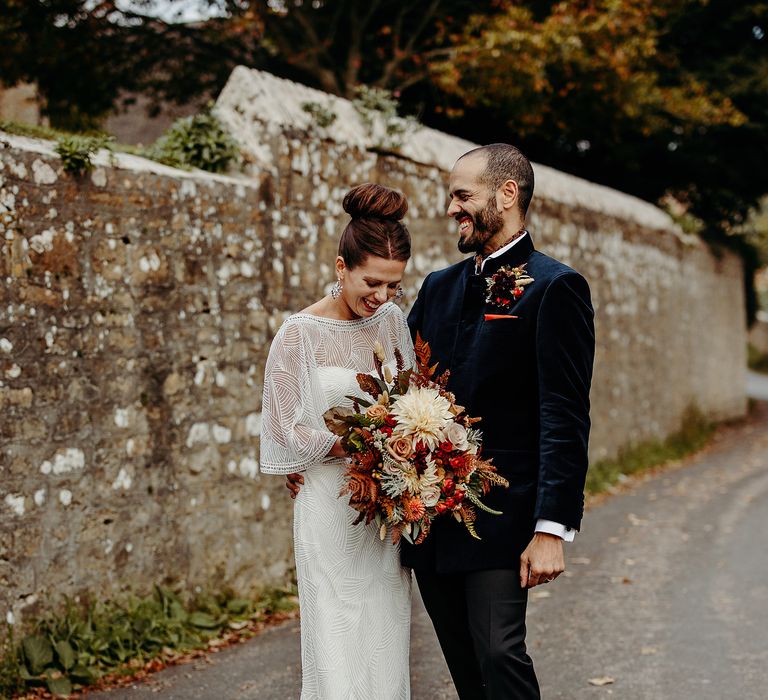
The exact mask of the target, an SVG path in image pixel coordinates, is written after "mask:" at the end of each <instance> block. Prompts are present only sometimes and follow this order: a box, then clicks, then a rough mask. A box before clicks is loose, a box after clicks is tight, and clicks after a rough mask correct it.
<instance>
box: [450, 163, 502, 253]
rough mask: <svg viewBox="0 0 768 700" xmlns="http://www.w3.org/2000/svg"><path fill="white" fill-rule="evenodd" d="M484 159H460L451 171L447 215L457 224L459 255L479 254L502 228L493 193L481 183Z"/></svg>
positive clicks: (484, 165)
mask: <svg viewBox="0 0 768 700" xmlns="http://www.w3.org/2000/svg"><path fill="white" fill-rule="evenodd" d="M485 167H486V156H484V155H480V154H476V155H471V156H465V157H464V158H461V159H460V160H459V161H458V162H457V163H456V165H455V166H454V167H453V170H452V171H451V179H450V184H449V192H448V196H449V198H450V203H449V205H448V216H450V217H452V218H453V219H455V220H456V222H457V223H458V225H459V241H458V247H459V250H460V251H461V252H462V253H480V252H482V251H483V248H484V247H485V245H486V243H487V242H488V241H489V240H490V239H491V238H493V237H494V236H495V235H496V234H498V233H499V231H501V230H502V229H503V228H504V218H503V217H502V215H501V212H500V211H499V208H498V205H497V202H496V193H495V192H492V191H491V189H490V187H489V186H488V185H487V184H486V183H485V182H483V180H482V175H483V172H484V170H485Z"/></svg>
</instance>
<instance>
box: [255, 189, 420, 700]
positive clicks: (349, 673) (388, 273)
mask: <svg viewBox="0 0 768 700" xmlns="http://www.w3.org/2000/svg"><path fill="white" fill-rule="evenodd" d="M343 206H344V210H345V211H346V212H347V213H348V214H349V215H350V216H351V221H350V222H349V223H348V224H347V227H346V228H345V230H344V233H343V234H342V236H341V241H340V242H339V255H338V257H337V258H336V275H337V281H336V283H335V284H334V286H333V289H332V291H331V294H330V295H329V296H326V297H324V298H322V299H320V300H319V301H317V302H315V303H314V304H312V305H311V306H309V307H308V308H306V309H304V310H303V311H301V312H300V313H297V314H294V315H293V316H290V317H289V318H288V319H287V320H286V321H285V323H284V324H283V325H282V327H281V328H280V330H279V331H278V333H277V335H276V336H275V339H274V340H273V342H272V346H271V348H270V351H269V357H268V359H267V365H266V370H265V377H264V399H263V405H262V412H263V420H262V433H261V471H262V472H264V473H267V474H283V475H284V474H288V473H291V472H302V473H303V477H304V485H303V487H302V488H301V491H300V493H299V494H298V496H297V497H296V505H295V509H294V521H293V523H294V524H293V535H294V551H295V556H296V574H297V577H298V585H299V605H300V609H301V659H302V691H301V700H321V699H322V700H361V699H362V698H365V700H376V699H379V700H404V699H406V698H409V697H410V685H409V676H408V650H409V637H410V614H411V578H410V570H409V569H406V568H403V567H402V566H401V565H400V553H399V550H398V547H397V546H394V545H392V543H391V542H390V541H389V540H388V539H387V540H385V541H381V540H380V539H379V536H378V530H377V528H376V527H375V525H374V524H371V525H368V526H365V525H362V524H360V525H352V523H353V521H354V520H355V518H356V517H357V512H356V511H354V510H353V509H352V508H351V507H350V506H349V505H348V503H347V499H346V498H339V491H340V490H341V487H342V477H343V472H344V465H345V461H344V460H345V457H346V454H345V452H344V451H343V449H342V447H341V442H340V440H339V439H338V438H337V436H336V435H334V434H333V433H332V432H330V431H329V430H328V429H327V428H326V426H325V424H324V422H323V413H324V412H325V411H326V410H327V409H329V408H331V407H334V406H342V405H346V406H350V407H351V401H350V400H349V399H347V398H346V397H347V396H348V395H360V389H359V387H358V385H357V381H356V379H355V375H356V374H357V373H358V372H365V373H369V372H372V371H373V370H374V364H373V353H374V347H375V346H376V345H377V343H378V344H381V346H383V348H384V352H385V355H386V360H387V362H386V364H389V365H390V367H391V368H392V369H393V370H394V369H395V355H394V350H395V348H399V350H400V352H401V353H402V354H403V357H404V359H405V363H406V365H407V366H411V365H413V364H415V358H414V354H413V345H412V343H411V338H410V334H409V332H408V327H407V325H406V322H405V318H404V317H403V314H402V312H401V311H400V309H399V308H398V307H397V306H395V305H394V304H392V303H390V302H391V300H392V299H393V298H394V297H398V296H400V294H401V290H400V281H401V279H402V276H403V272H404V270H405V266H406V263H407V261H408V258H409V257H410V254H411V241H410V235H409V233H408V230H407V229H406V227H405V226H404V225H403V223H402V221H401V219H402V218H403V216H404V215H405V213H406V211H407V210H408V204H407V202H406V200H405V197H404V196H403V195H402V194H401V193H400V192H398V191H397V190H393V189H390V188H388V187H383V186H381V185H375V184H370V183H369V184H364V185H360V186H358V187H355V188H353V189H352V190H350V191H349V192H348V193H347V195H346V196H345V197H344V201H343Z"/></svg>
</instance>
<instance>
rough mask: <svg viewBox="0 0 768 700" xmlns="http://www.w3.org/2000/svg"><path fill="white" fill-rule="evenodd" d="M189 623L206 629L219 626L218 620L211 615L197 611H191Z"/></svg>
mask: <svg viewBox="0 0 768 700" xmlns="http://www.w3.org/2000/svg"><path fill="white" fill-rule="evenodd" d="M189 623H190V624H191V625H194V626H195V627H201V628H202V629H207V630H212V629H216V628H217V627H219V626H220V625H219V621H218V620H217V619H216V618H215V617H213V615H209V614H208V613H204V612H199V611H198V612H193V613H192V614H191V615H190V616H189Z"/></svg>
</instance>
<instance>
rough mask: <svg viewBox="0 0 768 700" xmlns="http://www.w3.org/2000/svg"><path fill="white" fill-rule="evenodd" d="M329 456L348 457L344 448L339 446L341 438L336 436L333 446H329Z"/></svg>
mask: <svg viewBox="0 0 768 700" xmlns="http://www.w3.org/2000/svg"><path fill="white" fill-rule="evenodd" d="M328 456H329V457H342V458H343V457H348V456H349V455H348V454H347V453H346V452H345V450H344V448H343V447H342V446H341V438H338V439H337V440H336V442H334V443H333V447H332V448H331V451H330V452H329V453H328Z"/></svg>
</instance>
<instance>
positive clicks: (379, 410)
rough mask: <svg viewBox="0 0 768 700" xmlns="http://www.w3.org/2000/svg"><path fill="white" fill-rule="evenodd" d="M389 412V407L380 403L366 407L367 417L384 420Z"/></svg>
mask: <svg viewBox="0 0 768 700" xmlns="http://www.w3.org/2000/svg"><path fill="white" fill-rule="evenodd" d="M388 413H389V409H388V408H387V407H386V406H383V405H382V404H380V403H375V404H373V406H368V408H366V409H365V416H366V418H370V419H371V420H377V421H383V420H384V419H385V418H386V417H387V414H388Z"/></svg>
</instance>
